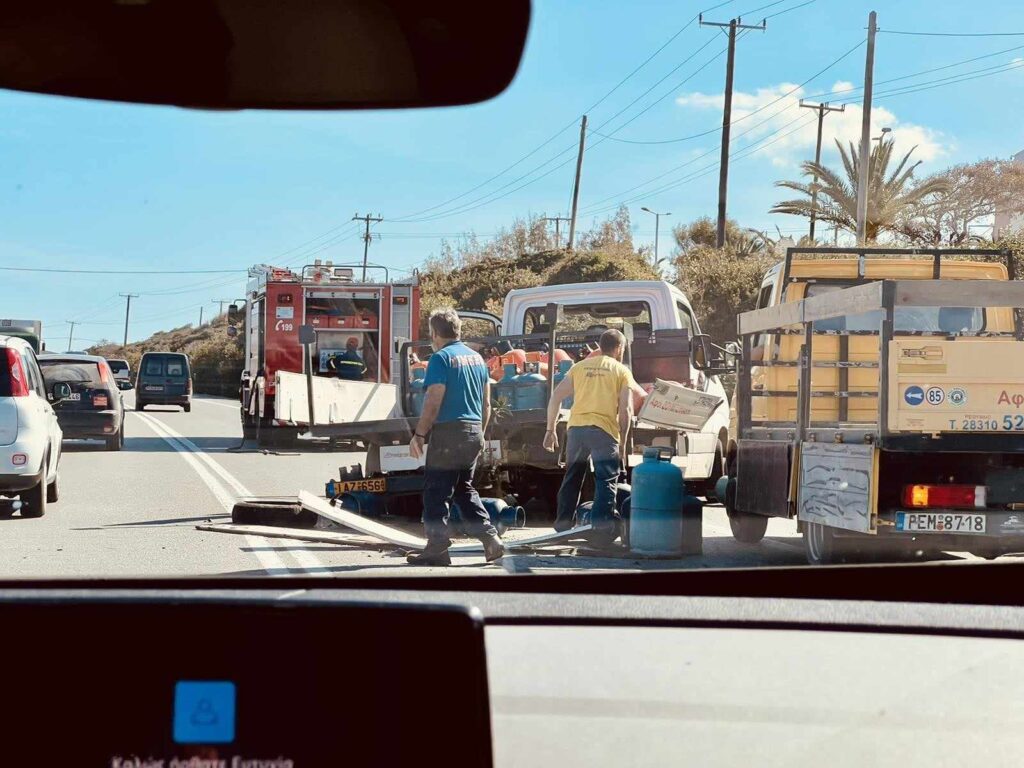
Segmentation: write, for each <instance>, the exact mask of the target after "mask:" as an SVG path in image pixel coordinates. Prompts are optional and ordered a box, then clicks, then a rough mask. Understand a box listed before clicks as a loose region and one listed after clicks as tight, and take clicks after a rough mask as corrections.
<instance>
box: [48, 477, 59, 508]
mask: <svg viewBox="0 0 1024 768" xmlns="http://www.w3.org/2000/svg"><path fill="white" fill-rule="evenodd" d="M57 501H60V473H59V472H58V473H57V474H56V475H54V476H53V482H52V483H50V484H49V485H48V486H46V503H47V504H53V503H54V502H57Z"/></svg>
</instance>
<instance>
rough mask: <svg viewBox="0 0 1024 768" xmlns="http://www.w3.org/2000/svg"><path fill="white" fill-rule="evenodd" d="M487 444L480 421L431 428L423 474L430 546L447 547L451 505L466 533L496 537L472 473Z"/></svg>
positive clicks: (481, 536) (452, 423) (450, 422)
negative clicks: (455, 510)
mask: <svg viewBox="0 0 1024 768" xmlns="http://www.w3.org/2000/svg"><path fill="white" fill-rule="evenodd" d="M483 447H484V435H483V431H482V430H481V428H480V422H469V421H448V422H444V423H443V424H435V425H434V428H433V429H432V430H431V431H430V447H429V448H428V449H427V463H426V467H425V469H424V473H423V528H424V531H425V532H426V534H427V547H428V549H447V548H448V539H449V529H448V519H449V518H450V517H451V504H455V505H456V506H457V507H458V513H459V515H460V517H461V518H462V523H463V528H464V529H465V531H466V533H468V534H470V535H471V536H476V537H477V538H478V539H482V538H485V537H488V536H496V535H497V533H498V532H497V531H496V530H495V528H494V526H493V525H491V518H490V516H489V515H488V514H487V510H486V509H485V508H484V505H483V504H481V503H480V494H478V493H477V492H476V490H475V489H474V488H473V472H474V470H475V469H476V462H477V459H479V458H480V453H481V451H483Z"/></svg>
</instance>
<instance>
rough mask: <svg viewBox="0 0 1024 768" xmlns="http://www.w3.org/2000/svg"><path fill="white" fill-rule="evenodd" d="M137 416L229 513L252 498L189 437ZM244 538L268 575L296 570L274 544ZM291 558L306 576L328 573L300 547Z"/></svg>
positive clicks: (146, 417)
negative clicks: (240, 500) (242, 500)
mask: <svg viewBox="0 0 1024 768" xmlns="http://www.w3.org/2000/svg"><path fill="white" fill-rule="evenodd" d="M135 415H137V416H138V417H139V418H141V419H142V420H143V421H145V422H146V423H147V424H148V425H149V427H150V429H152V430H153V431H154V432H156V433H157V435H159V436H160V437H161V438H163V440H164V441H165V442H167V443H168V445H170V446H171V447H172V448H174V449H175V450H176V451H177V452H179V453H180V454H181V455H182V457H183V458H184V459H185V460H186V461H187V462H188V463H189V464H190V465H191V466H192V468H193V469H195V470H196V473H197V474H198V475H199V477H200V478H201V479H202V480H203V482H204V483H206V485H207V486H208V487H209V488H210V490H211V491H213V494H214V496H216V497H217V500H218V501H219V502H220V503H221V505H222V506H223V507H224V509H225V510H226V511H228V512H230V511H231V510H232V508H233V507H234V505H235V499H236V498H237V496H252V493H250V492H249V489H248V488H246V487H245V486H244V485H242V483H241V482H239V481H238V479H237V478H235V477H234V475H232V474H231V473H230V472H228V471H227V470H226V469H224V468H223V467H222V466H221V465H220V464H218V463H217V462H216V461H214V460H213V459H212V458H211V457H210V456H208V455H207V454H206V453H205V452H204V451H203V450H202V449H201V448H200V447H199V446H197V445H196V444H195V443H193V442H192V441H191V440H189V439H188V438H187V437H185V436H184V435H181V434H179V433H177V432H175V431H174V430H173V429H171V428H170V427H168V426H167V425H166V424H165V423H164V422H162V421H160V420H159V419H157V418H155V417H153V416H151V415H150V414H146V413H135ZM211 470H212V471H213V472H214V473H216V474H217V475H219V476H220V477H221V478H222V480H223V482H224V483H225V484H226V485H227V486H228V488H229V489H233V490H234V491H235V494H236V496H232V495H231V494H230V493H229V492H228V490H227V489H226V488H225V487H224V485H222V484H221V483H220V482H218V481H217V479H216V478H215V477H214V476H213V475H211V474H210V471H211ZM245 538H246V541H247V542H248V544H249V546H250V547H251V548H252V551H253V554H255V555H256V557H257V558H258V559H259V560H260V563H261V564H262V565H263V568H264V570H266V571H267V572H268V573H271V574H274V575H276V574H277V573H292V572H293V569H290V568H289V567H288V566H287V565H286V564H285V562H284V560H282V558H281V556H280V554H279V553H278V552H277V551H276V550H275V546H276V545H275V544H273V543H271V542H270V541H268V540H267V539H265V538H263V537H261V536H246V537H245ZM291 554H292V555H293V556H294V557H295V560H296V561H297V562H298V563H299V566H300V567H301V568H302V569H303V570H304V571H306V572H307V573H310V574H317V573H319V574H324V573H325V572H326V571H327V568H326V566H324V565H323V564H322V563H321V562H320V561H319V560H318V559H317V557H316V556H315V555H314V554H313V553H312V552H309V551H308V550H305V549H303V548H301V547H299V548H297V549H294V550H292V551H291Z"/></svg>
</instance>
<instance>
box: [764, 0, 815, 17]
mask: <svg viewBox="0 0 1024 768" xmlns="http://www.w3.org/2000/svg"><path fill="white" fill-rule="evenodd" d="M817 1H818V0H807V2H805V3H800V4H799V5H794V6H791V7H789V8H783V9H782V10H781V11H778V12H777V13H772V14H769V15H768V16H765V19H766V20H767V19H774V18H775V17H776V16H781V15H782V14H784V13H789V12H790V11H795V10H797V9H798V8H803V7H805V6H808V5H811V4H812V3H816V2H817Z"/></svg>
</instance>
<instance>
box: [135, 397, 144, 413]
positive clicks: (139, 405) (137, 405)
mask: <svg viewBox="0 0 1024 768" xmlns="http://www.w3.org/2000/svg"><path fill="white" fill-rule="evenodd" d="M145 407H146V404H145V403H144V402H142V401H141V400H139V399H138V398H136V400H135V410H136V411H141V410H142V409H143V408H145Z"/></svg>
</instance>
